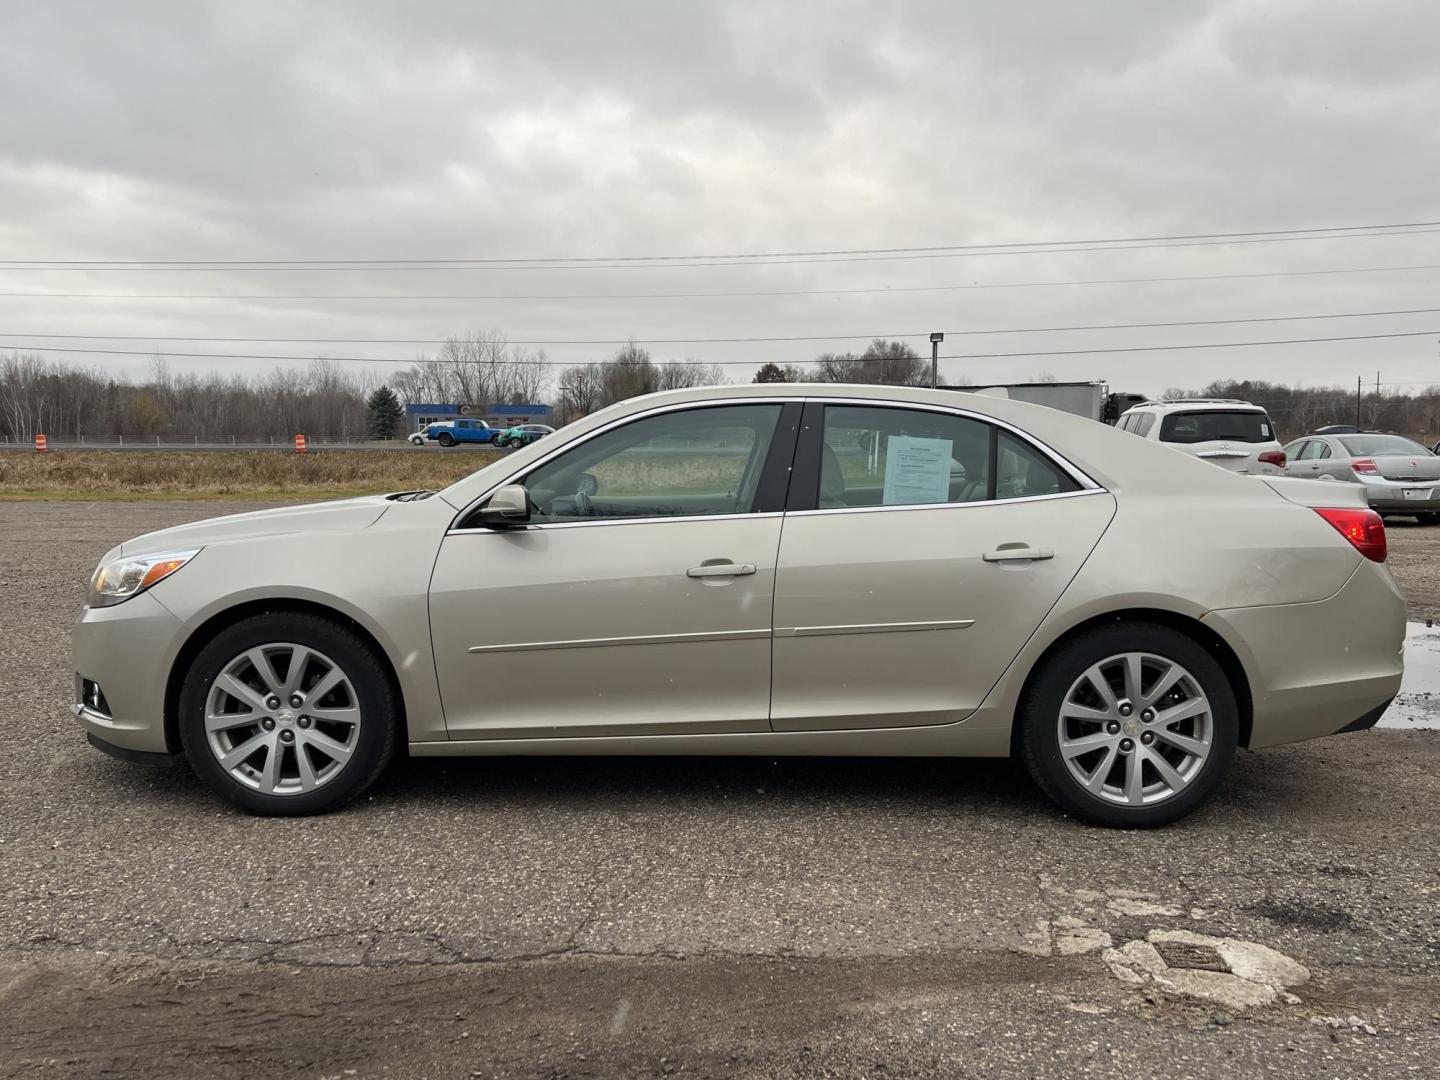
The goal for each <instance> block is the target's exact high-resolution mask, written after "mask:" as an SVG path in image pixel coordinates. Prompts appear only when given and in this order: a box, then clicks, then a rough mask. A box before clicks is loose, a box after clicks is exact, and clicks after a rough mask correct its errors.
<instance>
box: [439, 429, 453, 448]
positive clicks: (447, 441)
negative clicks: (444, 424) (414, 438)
mask: <svg viewBox="0 0 1440 1080" xmlns="http://www.w3.org/2000/svg"><path fill="white" fill-rule="evenodd" d="M435 441H436V442H438V443H439V444H440V445H441V446H454V445H455V436H454V435H451V434H450V433H449V432H448V431H442V432H441V433H440V434H439V435H437V436H435Z"/></svg>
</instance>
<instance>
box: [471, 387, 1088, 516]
mask: <svg viewBox="0 0 1440 1080" xmlns="http://www.w3.org/2000/svg"><path fill="white" fill-rule="evenodd" d="M957 393H959V391H957ZM796 401H798V402H802V403H809V402H816V403H818V404H820V405H838V406H842V407H853V406H862V407H864V406H873V407H876V408H885V409H911V410H919V411H921V412H936V413H945V414H948V415H952V416H960V417H964V418H966V419H969V420H975V421H978V422H980V423H982V424H993V425H994V426H995V427H996V428H998V429H1000V430H1001V431H1005V432H1008V433H1010V434H1011V435H1013V436H1015V437H1016V438H1017V439H1019V440H1020V441H1021V442H1024V443H1027V444H1029V445H1030V446H1032V447H1033V448H1034V449H1036V450H1038V451H1039V452H1040V453H1041V454H1042V455H1043V456H1044V457H1046V458H1048V459H1049V460H1050V461H1051V462H1052V463H1053V464H1054V465H1056V466H1058V467H1059V468H1060V469H1061V470H1062V471H1063V472H1064V473H1065V474H1066V475H1067V476H1069V477H1070V479H1072V480H1074V481H1075V482H1076V483H1077V484H1079V485H1080V490H1079V491H1064V492H1058V493H1056V494H1054V495H1024V496H1020V497H1018V498H1014V499H978V500H975V501H973V502H963V503H913V504H905V505H897V506H845V507H836V508H834V509H830V510H818V509H817V510H791V511H788V513H789V514H792V515H797V516H798V515H802V514H805V515H809V514H852V513H858V512H874V511H877V510H935V509H942V508H946V507H961V506H994V505H997V504H1002V503H1020V502H1037V501H1039V500H1042V499H1067V498H1073V497H1074V496H1076V495H1092V494H1095V493H1096V492H1103V491H1104V490H1105V488H1103V487H1102V486H1101V485H1100V484H1098V483H1097V482H1096V481H1095V480H1093V479H1092V478H1091V477H1090V476H1089V475H1088V474H1086V473H1085V472H1084V470H1082V469H1081V468H1080V467H1079V466H1077V465H1075V464H1074V463H1073V462H1071V461H1070V460H1069V459H1068V458H1066V457H1065V456H1064V455H1063V454H1061V453H1060V452H1059V451H1057V450H1055V449H1054V448H1052V447H1051V446H1049V445H1048V444H1047V443H1045V442H1042V441H1041V440H1040V439H1038V438H1036V437H1035V436H1034V435H1031V434H1030V433H1029V432H1027V431H1025V430H1023V429H1021V428H1018V427H1016V426H1015V425H1014V424H1011V423H1009V422H1008V421H1005V420H1001V419H1000V418H999V417H998V416H989V415H987V414H985V413H982V412H976V411H975V410H973V409H965V408H961V407H958V406H949V405H937V404H932V403H931V402H928V401H927V402H917V401H891V400H887V399H885V398H867V397H832V396H830V395H828V394H827V395H823V396H819V397H815V396H810V397H806V396H804V395H796V394H787V395H783V396H777V397H772V396H769V395H765V396H756V397H725V398H714V399H711V400H701V401H681V402H674V403H672V404H669V405H657V406H656V407H655V408H653V409H646V410H644V411H643V412H637V413H630V414H629V415H627V416H621V417H617V418H616V419H614V420H612V421H611V422H610V423H608V424H606V425H604V426H603V427H598V428H596V429H595V430H594V431H591V432H587V433H586V434H585V435H582V436H580V437H579V438H577V439H575V440H572V441H570V442H567V443H565V444H564V445H563V446H558V447H556V448H555V449H554V450H552V451H551V452H550V453H548V454H546V455H545V456H544V457H542V458H541V459H540V460H539V461H536V462H534V463H532V464H530V465H527V466H525V467H524V468H523V469H521V470H519V471H517V472H514V473H511V474H509V475H508V476H505V477H503V478H502V479H500V480H498V481H497V482H496V483H495V484H494V485H493V486H491V487H489V488H487V489H486V490H485V491H483V492H482V493H481V494H479V495H477V496H476V497H475V498H474V499H472V500H470V502H469V503H467V504H466V505H465V508H464V509H463V510H461V511H460V512H459V513H457V514H456V515H455V517H454V518H453V519H452V520H451V525H450V528H449V529H447V530H446V531H445V535H446V536H452V535H456V536H460V535H467V534H470V533H494V532H510V531H513V530H508V529H485V528H459V527H457V526H456V525H455V522H457V521H461V520H463V519H464V518H466V517H467V516H469V515H470V514H472V513H473V512H474V511H475V510H477V509H479V507H480V504H481V503H483V502H484V501H485V500H486V499H488V498H489V497H490V496H491V495H493V494H494V493H495V491H496V490H497V489H498V488H502V487H504V486H505V485H507V484H518V483H523V482H524V480H525V478H526V477H528V476H529V475H530V474H531V473H532V472H534V471H535V470H536V469H538V468H540V467H541V466H542V465H546V464H548V463H549V462H550V461H552V460H554V459H555V458H557V457H559V456H560V455H561V454H563V453H566V452H567V451H569V450H572V449H574V448H575V447H577V446H581V445H583V444H585V443H587V442H589V441H590V440H591V439H594V438H597V437H598V436H600V435H603V434H605V433H606V432H607V431H612V430H614V429H615V428H617V427H620V426H622V425H624V424H628V423H630V422H631V421H633V420H642V419H646V418H648V417H651V416H659V415H662V414H664V413H670V412H681V411H685V410H691V409H708V408H714V407H718V406H725V405H784V404H787V403H790V402H796ZM1096 423H1099V421H1096ZM780 516H782V515H781V514H779V513H773V514H768V513H767V514H696V515H694V516H689V517H648V518H621V519H618V520H615V521H554V522H544V523H540V524H536V525H530V526H528V528H531V529H556V528H561V529H574V528H594V527H596V526H606V525H637V524H646V523H654V522H657V521H728V520H731V519H735V518H749V519H757V518H767V517H780Z"/></svg>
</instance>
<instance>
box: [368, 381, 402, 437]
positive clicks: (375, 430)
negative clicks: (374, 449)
mask: <svg viewBox="0 0 1440 1080" xmlns="http://www.w3.org/2000/svg"><path fill="white" fill-rule="evenodd" d="M404 413H405V410H404V409H403V408H401V406H400V399H399V397H397V396H396V394H395V391H394V390H391V389H390V387H388V386H381V387H380V388H378V389H377V390H376V391H375V392H374V393H373V394H371V395H370V397H369V398H367V399H366V401H365V423H366V427H367V428H369V430H370V437H371V438H372V439H388V438H391V437H392V436H394V435H395V433H396V430H397V429H398V428H399V427H400V418H401V416H403V415H404Z"/></svg>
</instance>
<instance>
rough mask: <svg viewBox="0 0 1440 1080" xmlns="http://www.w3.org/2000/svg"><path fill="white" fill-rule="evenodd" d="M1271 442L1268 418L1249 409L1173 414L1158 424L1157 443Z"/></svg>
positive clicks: (1272, 433)
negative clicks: (1158, 440)
mask: <svg viewBox="0 0 1440 1080" xmlns="http://www.w3.org/2000/svg"><path fill="white" fill-rule="evenodd" d="M1274 438H1275V433H1274V430H1273V429H1272V428H1271V427H1270V417H1268V416H1266V415H1265V414H1264V413H1263V412H1258V411H1255V410H1253V409H1233V410H1231V409H1212V410H1208V411H1205V412H1174V413H1169V414H1167V415H1166V417H1165V419H1164V420H1163V421H1161V424H1160V441H1161V442H1172V443H1199V442H1211V441H1212V440H1224V441H1226V442H1243V443H1262V442H1270V441H1271V440H1272V439H1274Z"/></svg>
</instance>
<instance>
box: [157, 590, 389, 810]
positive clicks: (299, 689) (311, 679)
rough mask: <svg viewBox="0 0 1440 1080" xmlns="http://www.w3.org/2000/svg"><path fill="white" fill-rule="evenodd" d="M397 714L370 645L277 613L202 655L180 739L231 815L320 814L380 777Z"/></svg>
mask: <svg viewBox="0 0 1440 1080" xmlns="http://www.w3.org/2000/svg"><path fill="white" fill-rule="evenodd" d="M399 711H400V710H399V707H398V702H397V701H396V694H395V690H394V688H393V687H392V685H391V682H390V680H389V678H387V676H386V672H385V669H384V667H383V665H382V662H381V661H380V659H379V658H378V657H377V656H376V655H375V652H374V648H373V646H371V645H370V644H369V643H368V642H367V641H366V640H365V639H363V638H362V637H360V636H359V635H358V634H356V633H355V632H354V631H353V630H351V629H349V628H347V627H345V626H343V625H341V624H339V623H337V622H332V621H331V620H329V619H326V618H323V617H320V616H316V615H310V614H303V613H298V612H293V613H292V612H276V613H270V614H263V615H257V616H252V617H251V618H247V619H243V620H241V621H240V622H238V623H236V624H235V625H233V626H230V627H228V628H227V629H225V630H223V631H221V632H220V633H219V634H217V635H216V636H215V638H214V639H213V640H212V641H210V642H209V644H207V645H206V646H205V647H204V648H203V649H201V651H200V653H199V655H198V656H196V658H195V661H194V663H193V664H192V665H191V667H190V670H189V672H188V673H187V674H186V676H185V681H184V683H183V685H182V687H181V691H180V702H179V721H180V739H181V743H182V744H183V745H184V747H185V753H186V756H187V757H188V758H189V759H190V764H191V767H192V768H193V769H194V770H195V773H196V775H198V776H199V777H200V779H201V780H202V781H204V782H205V784H206V785H207V786H208V787H209V788H210V789H211V790H213V791H214V792H216V793H217V794H219V795H220V796H221V797H222V798H224V799H226V800H228V801H229V802H232V803H234V804H235V805H236V806H239V807H241V808H243V809H245V810H249V811H250V812H252V813H256V814H272V815H298V814H314V813H320V812H323V811H326V810H332V809H334V808H336V807H338V806H340V805H342V804H344V803H346V802H348V801H349V800H351V799H353V798H355V796H357V795H359V794H360V793H361V792H362V791H364V790H365V789H366V788H368V787H369V786H370V785H371V784H372V783H373V782H374V781H375V779H376V778H377V777H378V776H379V775H380V773H381V771H382V770H383V769H384V768H385V766H386V765H387V764H388V763H389V761H390V758H391V757H392V756H393V755H394V752H395V741H396V734H397V727H398V723H397V721H398V718H399Z"/></svg>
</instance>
